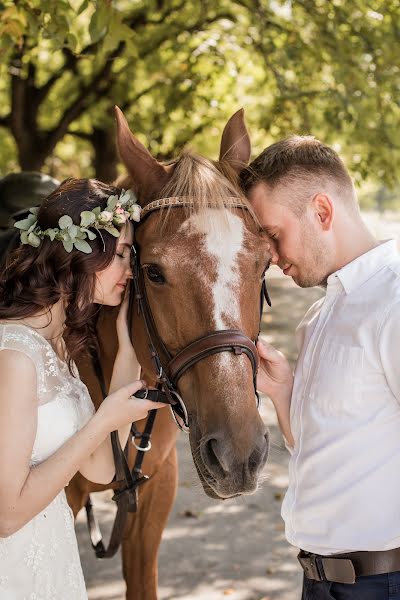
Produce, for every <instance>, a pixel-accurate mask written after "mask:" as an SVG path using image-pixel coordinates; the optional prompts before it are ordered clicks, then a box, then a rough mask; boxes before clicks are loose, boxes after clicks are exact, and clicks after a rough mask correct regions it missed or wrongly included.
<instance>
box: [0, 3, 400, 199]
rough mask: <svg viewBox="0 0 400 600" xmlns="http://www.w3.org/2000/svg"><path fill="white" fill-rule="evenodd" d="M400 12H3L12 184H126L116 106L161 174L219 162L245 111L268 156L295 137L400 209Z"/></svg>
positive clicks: (302, 6) (67, 6)
mask: <svg viewBox="0 0 400 600" xmlns="http://www.w3.org/2000/svg"><path fill="white" fill-rule="evenodd" d="M399 42H400V9H399V3H398V0H370V1H365V0H330V1H327V0H292V1H291V2H290V1H289V0H219V1H217V2H216V1H215V0H214V1H208V0H199V1H193V0H186V1H182V0H147V1H141V0H57V1H56V0H18V1H16V0H15V1H11V0H0V132H1V138H0V139H1V144H0V175H5V174H6V173H7V172H9V171H11V170H19V169H23V170H42V171H43V172H45V173H48V174H51V175H53V176H55V177H58V178H60V179H63V178H64V177H67V176H97V177H99V178H100V179H104V180H111V179H113V178H114V177H115V175H116V174H117V171H118V165H117V157H116V151H115V145H114V117H113V105H114V104H118V105H119V106H120V107H121V108H123V110H124V111H125V113H126V115H127V118H128V121H129V122H130V124H131V128H132V130H133V131H134V132H135V133H136V134H137V135H138V136H139V138H140V139H141V140H142V141H143V142H144V143H145V144H146V145H147V147H148V148H149V149H150V150H151V151H152V152H153V153H154V154H155V155H156V156H157V157H159V158H160V159H166V158H171V157H173V156H174V155H176V154H177V153H178V152H179V151H180V150H181V149H182V148H183V147H184V146H185V145H187V144H189V145H190V146H191V147H193V148H195V149H196V150H197V151H199V152H201V153H204V154H206V155H207V156H210V157H216V156H217V154H218V145H219V138H220V134H221V131H222V129H223V126H224V124H225V122H226V120H227V119H228V118H229V116H230V115H231V114H232V113H233V112H235V111H236V110H237V109H238V108H239V107H241V106H243V107H244V108H245V110H246V119H247V124H248V128H249V131H250V134H251V138H252V142H253V153H254V155H256V154H257V153H258V152H260V151H261V150H262V149H263V148H264V147H265V146H267V145H268V144H270V143H272V142H273V141H276V140H277V139H279V138H281V137H284V136H286V135H288V134H290V133H293V132H296V133H301V134H309V133H310V134H313V135H316V136H317V137H319V138H320V139H322V140H324V141H325V142H327V143H328V144H331V145H333V146H334V148H335V149H336V150H338V151H339V153H340V154H341V155H342V156H343V158H344V159H345V161H346V163H347V165H348V167H349V168H350V170H351V173H352V175H353V176H354V178H355V180H356V182H357V184H358V185H359V186H360V187H361V188H362V190H361V200H362V202H363V204H364V206H366V207H373V206H378V207H379V208H381V209H383V208H388V207H396V206H397V199H398V198H399V194H398V174H399V166H400V142H399V136H398V132H399V125H400V65H399V56H400V43H399Z"/></svg>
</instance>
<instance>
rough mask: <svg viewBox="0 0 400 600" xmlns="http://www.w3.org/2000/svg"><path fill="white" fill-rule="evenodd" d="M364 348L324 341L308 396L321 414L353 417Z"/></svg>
mask: <svg viewBox="0 0 400 600" xmlns="http://www.w3.org/2000/svg"><path fill="white" fill-rule="evenodd" d="M364 375H365V372H364V349H363V348H361V347H360V346H351V345H347V344H341V343H339V342H331V341H329V342H328V341H326V342H325V345H324V347H323V349H322V352H321V356H320V359H319V363H318V365H317V368H316V372H315V376H314V377H313V380H312V383H311V391H310V395H311V397H312V399H313V404H314V405H315V406H316V407H318V408H319V409H320V410H321V411H322V412H323V413H324V414H327V415H332V416H337V417H340V416H343V417H345V416H348V415H351V416H354V415H355V414H357V412H358V411H359V410H360V404H361V399H362V384H363V380H364Z"/></svg>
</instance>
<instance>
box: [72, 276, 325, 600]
mask: <svg viewBox="0 0 400 600" xmlns="http://www.w3.org/2000/svg"><path fill="white" fill-rule="evenodd" d="M271 275H273V278H270V283H269V290H270V294H271V297H272V301H273V308H272V310H271V311H269V312H268V313H267V314H266V315H265V318H264V323H263V332H264V336H265V337H266V338H267V340H268V341H269V342H271V343H272V344H274V345H275V346H276V347H277V348H279V349H281V350H282V351H283V352H285V353H286V355H287V356H288V357H289V358H290V359H291V360H294V359H295V357H296V349H295V346H294V340H293V331H294V329H295V327H296V325H297V324H298V322H299V320H300V319H301V317H302V315H303V314H304V312H305V310H306V309H307V308H308V306H310V304H311V303H312V302H313V301H314V300H315V299H317V298H318V297H320V295H321V291H320V290H318V289H308V290H302V289H299V288H296V287H295V286H294V285H293V283H292V282H291V280H289V279H286V278H282V277H280V276H279V275H278V272H277V271H275V272H273V273H271ZM262 416H263V418H264V419H265V422H266V423H268V425H269V427H270V430H271V439H272V448H271V454H270V459H269V461H268V464H267V466H266V468H265V471H264V479H265V480H264V482H263V483H262V485H261V489H260V490H259V491H258V492H257V493H256V494H254V495H253V496H247V497H245V498H240V499H237V500H232V501H225V502H218V501H214V500H211V499H210V498H208V497H207V496H206V495H205V494H204V492H203V490H202V488H201V486H200V483H199V481H198V478H197V475H196V473H195V470H194V466H193V463H192V458H191V455H190V451H189V446H188V440H187V438H186V436H185V435H183V434H181V435H180V437H179V439H178V454H179V489H178V497H177V500H176V502H175V506H174V509H173V512H172V514H171V517H170V520H169V524H168V527H167V528H166V530H165V532H164V537H163V543H162V545H161V550H160V561H159V562H160V578H159V597H160V600H220V599H221V600H222V599H225V598H230V600H261V599H263V600H267V599H268V600H278V599H279V600H297V598H299V592H298V590H299V587H300V579H301V576H300V570H299V567H298V566H297V560H296V551H295V550H294V549H293V548H290V547H289V545H288V544H287V543H286V541H285V537H284V531H283V524H282V521H281V518H280V505H281V501H282V497H283V494H284V492H285V489H286V486H287V461H288V455H287V451H286V450H285V448H284V446H283V443H282V439H281V436H280V434H279V431H278V429H277V425H276V419H275V415H274V411H273V409H272V408H271V404H270V402H269V401H268V400H267V399H264V400H263V403H262ZM95 500H96V504H97V506H98V510H99V511H100V515H101V520H102V523H103V524H104V526H105V527H107V524H109V523H110V521H111V516H112V512H113V506H112V503H111V501H110V500H109V495H108V494H103V495H102V494H96V495H95ZM105 530H106V531H107V529H105ZM77 534H78V540H79V545H80V549H81V557H82V563H83V568H84V572H85V577H86V582H87V586H88V590H89V598H90V600H117V599H118V600H120V599H122V598H123V593H124V584H123V580H122V576H121V570H120V559H119V556H118V557H116V558H115V559H113V560H109V561H96V559H94V557H93V555H92V550H91V548H90V544H89V540H88V536H87V532H86V527H85V523H84V515H83V514H82V513H81V514H80V515H79V517H78V522H77Z"/></svg>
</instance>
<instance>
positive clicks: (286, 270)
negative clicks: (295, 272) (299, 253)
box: [283, 265, 293, 275]
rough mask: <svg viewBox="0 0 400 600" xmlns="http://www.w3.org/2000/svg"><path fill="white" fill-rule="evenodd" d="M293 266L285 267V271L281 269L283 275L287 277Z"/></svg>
mask: <svg viewBox="0 0 400 600" xmlns="http://www.w3.org/2000/svg"><path fill="white" fill-rule="evenodd" d="M292 266H293V265H289V266H288V267H286V269H283V273H284V275H289V271H290V269H291V268H292Z"/></svg>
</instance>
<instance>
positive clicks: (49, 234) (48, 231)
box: [47, 229, 56, 241]
mask: <svg viewBox="0 0 400 600" xmlns="http://www.w3.org/2000/svg"><path fill="white" fill-rule="evenodd" d="M47 235H48V236H49V238H50V239H51V241H53V240H54V238H55V237H56V231H55V230H54V229H48V230H47Z"/></svg>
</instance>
